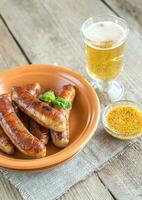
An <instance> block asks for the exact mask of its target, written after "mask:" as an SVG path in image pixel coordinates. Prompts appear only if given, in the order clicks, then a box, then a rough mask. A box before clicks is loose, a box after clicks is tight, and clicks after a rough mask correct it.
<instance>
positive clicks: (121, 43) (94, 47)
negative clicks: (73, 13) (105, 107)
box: [81, 16, 128, 104]
mask: <svg viewBox="0 0 142 200" xmlns="http://www.w3.org/2000/svg"><path fill="white" fill-rule="evenodd" d="M81 35H82V37H83V41H84V47H85V53H86V60H87V66H86V69H87V72H88V74H89V76H90V77H91V78H92V79H93V86H94V87H95V88H96V90H97V92H98V95H99V97H100V100H101V103H102V104H107V103H109V102H112V101H116V100H120V99H121V98H122V96H123V93H124V88H123V86H122V85H121V84H120V83H118V82H117V81H116V80H114V79H116V78H117V77H118V76H119V75H120V73H121V72H122V70H123V66H124V48H125V42H126V39H127V35H128V25H127V22H126V21H125V20H123V19H121V18H119V17H115V16H96V17H95V16H94V17H91V18H89V19H87V20H86V21H85V22H84V23H83V25H82V27H81Z"/></svg>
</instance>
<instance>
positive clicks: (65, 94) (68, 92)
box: [50, 85, 75, 148]
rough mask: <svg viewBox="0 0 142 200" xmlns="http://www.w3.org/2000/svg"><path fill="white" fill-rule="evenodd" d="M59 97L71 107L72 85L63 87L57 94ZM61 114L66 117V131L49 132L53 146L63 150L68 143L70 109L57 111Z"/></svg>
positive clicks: (72, 99) (73, 93) (73, 89)
mask: <svg viewBox="0 0 142 200" xmlns="http://www.w3.org/2000/svg"><path fill="white" fill-rule="evenodd" d="M59 96H60V97H62V98H64V99H65V100H67V101H69V102H70V104H71V106H72V104H73V101H74V98H75V87H74V86H72V85H65V86H64V87H63V89H62V91H61V92H60V93H59ZM58 110H59V111H60V112H61V113H63V114H64V115H65V116H66V124H67V127H66V130H65V131H63V132H57V131H53V130H51V131H50V133H51V139H52V142H53V144H54V145H55V146H57V147H59V148H64V147H66V146H67V145H68V143H69V115H70V109H66V110H65V109H64V110H63V109H58Z"/></svg>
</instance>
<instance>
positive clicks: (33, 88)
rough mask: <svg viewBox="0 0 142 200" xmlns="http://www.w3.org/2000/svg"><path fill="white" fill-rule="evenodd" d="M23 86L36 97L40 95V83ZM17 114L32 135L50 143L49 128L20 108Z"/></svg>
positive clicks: (45, 142)
mask: <svg viewBox="0 0 142 200" xmlns="http://www.w3.org/2000/svg"><path fill="white" fill-rule="evenodd" d="M23 88H24V89H26V90H27V91H28V92H29V93H30V94H32V95H33V96H35V97H37V96H39V94H40V91H41V88H40V85H39V84H38V83H34V84H29V85H26V86H24V87H23ZM13 103H14V102H13ZM14 104H15V103H14ZM16 107H17V106H16ZM17 108H18V107H17ZM17 114H18V117H19V118H20V120H21V121H22V122H23V124H24V125H25V126H26V128H27V129H29V130H30V133H32V135H34V136H35V137H37V138H38V139H39V140H40V141H41V142H43V143H44V144H47V143H48V140H49V130H48V129H47V128H45V127H43V126H41V125H40V124H38V123H36V122H35V121H34V120H32V119H31V118H30V117H29V116H28V115H26V114H25V113H24V112H22V111H21V110H20V109H19V108H18V109H17Z"/></svg>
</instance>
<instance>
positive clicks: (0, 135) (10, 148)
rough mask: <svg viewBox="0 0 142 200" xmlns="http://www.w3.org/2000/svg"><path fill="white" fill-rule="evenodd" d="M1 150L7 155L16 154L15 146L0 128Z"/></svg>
mask: <svg viewBox="0 0 142 200" xmlns="http://www.w3.org/2000/svg"><path fill="white" fill-rule="evenodd" d="M0 150H2V151H3V152H5V153H7V154H13V153H14V145H13V144H12V142H11V141H10V139H9V137H7V135H6V134H5V132H4V131H3V129H2V128H1V127H0Z"/></svg>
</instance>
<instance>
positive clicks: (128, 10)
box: [104, 0, 142, 33]
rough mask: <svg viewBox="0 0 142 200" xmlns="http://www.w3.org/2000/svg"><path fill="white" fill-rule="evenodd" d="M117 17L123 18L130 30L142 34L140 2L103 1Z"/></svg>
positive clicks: (138, 0)
mask: <svg viewBox="0 0 142 200" xmlns="http://www.w3.org/2000/svg"><path fill="white" fill-rule="evenodd" d="M104 2H106V3H107V4H108V5H109V6H110V7H111V8H112V9H113V10H114V11H115V12H116V13H117V14H118V15H119V16H121V17H124V18H125V19H126V20H127V21H128V23H129V26H130V27H131V28H132V29H136V30H137V31H138V32H139V33H142V3H141V0H135V1H132V0H125V2H124V1H123V0H119V1H118V0H104Z"/></svg>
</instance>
